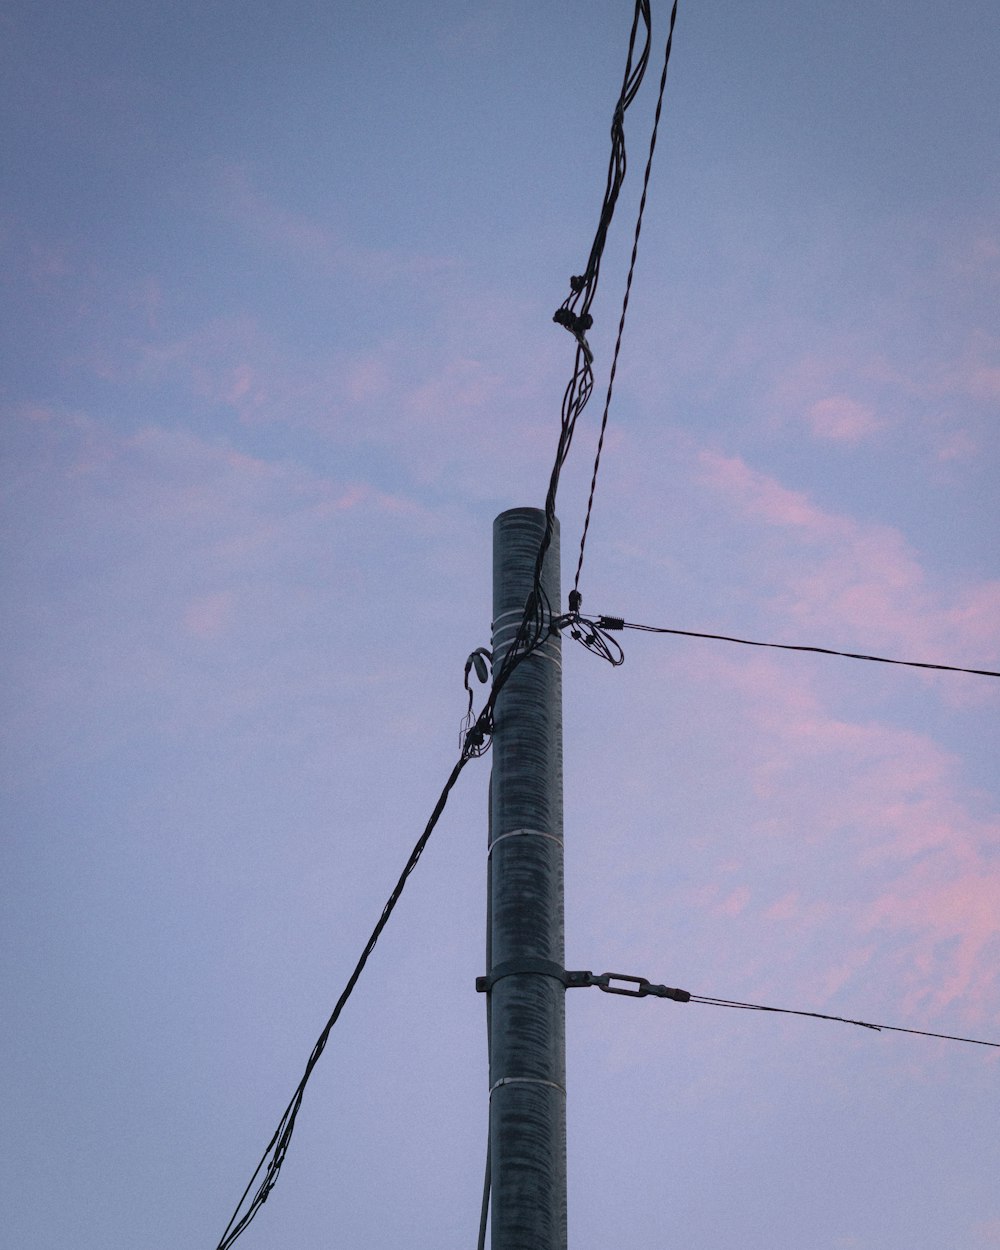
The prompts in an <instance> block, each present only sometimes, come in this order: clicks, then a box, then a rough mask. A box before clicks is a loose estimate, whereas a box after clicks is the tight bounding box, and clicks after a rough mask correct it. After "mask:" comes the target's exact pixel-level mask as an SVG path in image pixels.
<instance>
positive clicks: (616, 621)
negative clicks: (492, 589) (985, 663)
mask: <svg viewBox="0 0 1000 1250" xmlns="http://www.w3.org/2000/svg"><path fill="white" fill-rule="evenodd" d="M576 619H577V620H578V621H580V622H583V623H585V624H587V625H590V626H592V627H596V628H598V629H601V630H609V629H611V630H618V629H635V630H638V631H640V632H641V633H644V634H675V635H677V636H678V637H681V638H707V639H710V640H712V641H714V642H736V643H740V644H741V645H742V646H744V647H769V648H772V649H774V650H777V651H807V652H812V653H813V654H815V655H835V656H840V657H842V658H844V659H847V660H870V661H871V662H872V663H873V664H899V665H901V666H903V667H905V668H927V669H934V670H936V671H938V672H944V673H971V674H972V675H973V676H975V677H1000V672H997V671H996V670H994V669H990V668H964V667H962V666H961V665H958V664H931V663H929V662H927V661H926V660H896V659H890V658H889V657H888V656H884V655H866V654H864V653H862V652H858V651H835V650H834V649H833V648H832V647H807V646H800V645H797V644H793V643H790V642H757V641H755V640H754V639H752V638H734V637H732V636H730V635H729V634H707V633H701V632H699V631H698V630H694V629H667V628H666V627H665V626H660V625H637V624H636V623H635V622H633V621H626V620H623V619H622V618H621V617H620V616H599V617H597V618H596V620H593V621H591V620H589V619H588V618H586V617H581V616H579V614H577V618H576Z"/></svg>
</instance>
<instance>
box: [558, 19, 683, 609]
mask: <svg viewBox="0 0 1000 1250" xmlns="http://www.w3.org/2000/svg"><path fill="white" fill-rule="evenodd" d="M676 22H677V0H674V5H673V8H672V9H671V11H670V29H669V30H668V32H667V44H666V49H665V51H664V54H663V73H662V74H661V75H660V91H659V95H658V96H657V99H656V113H655V115H654V118H653V130H652V133H651V134H650V137H649V155H648V156H647V158H646V171H645V173H644V175H643V179H642V196H641V198H640V200H639V212H638V215H637V216H636V221H635V233H634V235H633V236H632V258H631V260H630V261H629V267H628V277H627V279H626V281H625V294H624V296H623V297H622V311H621V317H620V318H619V320H618V335H617V337H616V339H615V348H614V352H613V353H612V357H611V371H610V373H609V375H608V391H607V395H606V396H605V399H604V412H603V413H602V415H601V432H600V436H599V437H598V440H597V453H596V455H595V456H594V472H593V476H592V477H591V479H590V495H589V497H588V499H587V512H586V516H585V517H584V521H583V534H582V536H581V538H580V555H579V558H578V559H577V562H576V576H575V578H574V579H573V591H572V594H571V595H570V605H571V606H572V607H575V608H577V609H579V607H580V603H581V601H582V600H581V596H580V573H581V571H582V569H583V553H584V548H585V547H586V545H587V531H588V530H589V529H590V514H591V511H592V510H593V507H594V492H595V491H596V490H597V474H598V470H599V469H600V466H601V452H602V451H603V449H604V435H605V431H606V430H607V428H608V413H609V412H610V410H611V394H612V392H613V390H614V385H615V374H616V373H617V371H618V356H619V354H620V352H621V347H622V334H623V333H624V330H625V317H626V315H627V313H628V302H629V296H630V295H631V293H632V278H633V276H634V274H635V261H636V257H637V255H638V253H639V235H640V234H641V232H642V218H643V214H644V213H645V211H646V195H647V193H648V191H649V176H650V173H651V172H652V168H653V153H654V152H655V151H656V136H657V133H658V131H659V128H660V114H661V112H662V111H663V93H664V91H665V90H666V86H667V69H668V67H669V65H670V53H671V50H672V49H673V42H674V25H675V24H676Z"/></svg>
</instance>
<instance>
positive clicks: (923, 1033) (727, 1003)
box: [688, 994, 1000, 1049]
mask: <svg viewBox="0 0 1000 1250" xmlns="http://www.w3.org/2000/svg"><path fill="white" fill-rule="evenodd" d="M688 1001H690V1002H692V1003H704V1004H705V1005H706V1006H709V1007H735V1008H737V1009H738V1010H740V1011H773V1012H776V1013H777V1014H779V1015H783V1016H809V1017H811V1018H812V1019H813V1020H834V1021H836V1022H837V1023H839V1024H856V1025H857V1026H858V1027H859V1028H862V1029H873V1030H874V1031H875V1032H876V1033H881V1032H882V1031H883V1030H884V1031H885V1032H888V1033H914V1034H916V1036H917V1037H937V1038H941V1039H942V1040H943V1041H946V1042H966V1043H968V1044H969V1045H970V1046H992V1047H995V1048H998V1049H1000V1042H984V1041H981V1040H980V1039H979V1038H977V1037H958V1036H957V1035H956V1034H954V1033H931V1032H930V1031H928V1030H927V1029H904V1028H900V1026H899V1025H896V1024H870V1023H869V1022H868V1021H867V1020H849V1019H848V1018H847V1017H846V1016H828V1015H827V1014H826V1013H825V1012H822V1011H795V1010H793V1009H792V1008H790V1007H762V1006H761V1005H760V1003H741V1002H734V1001H733V1000H732V999H728V998H706V997H704V996H702V995H701V994H692V995H691V997H690V999H689V1000H688Z"/></svg>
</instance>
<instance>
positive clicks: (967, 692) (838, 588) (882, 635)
mask: <svg viewBox="0 0 1000 1250" xmlns="http://www.w3.org/2000/svg"><path fill="white" fill-rule="evenodd" d="M699 465H700V470H701V480H702V481H703V482H704V483H705V484H706V485H707V486H709V487H710V488H711V490H712V491H713V492H714V493H716V494H717V495H718V496H720V497H722V498H723V499H724V500H725V501H726V502H727V503H728V504H729V506H730V507H732V508H733V509H734V510H735V511H736V512H738V513H739V514H741V515H742V516H743V517H745V518H747V519H748V520H750V521H758V522H763V524H764V526H765V530H764V531H763V533H762V534H761V536H760V547H761V560H759V561H758V573H759V574H760V575H761V576H762V580H763V579H766V580H767V581H769V582H770V583H771V584H772V587H773V592H774V598H773V600H772V602H773V606H774V608H775V609H776V610H777V611H778V612H779V613H780V615H781V617H782V618H784V620H785V621H786V622H788V624H789V625H792V626H794V627H795V628H796V630H798V629H801V630H803V631H808V633H809V635H810V638H808V639H807V638H806V636H805V633H803V635H802V636H801V637H798V638H789V639H788V640H789V641H793V642H797V641H815V642H818V643H819V644H820V645H825V646H833V647H842V648H843V649H845V650H853V649H860V650H872V651H879V650H880V651H881V652H882V653H888V654H890V655H892V654H893V653H895V654H896V655H899V656H900V657H901V658H904V659H913V660H924V661H927V662H930V663H935V662H941V663H955V664H967V665H968V666H970V667H974V668H996V667H997V666H998V660H1000V580H991V581H984V582H979V583H971V584H964V585H963V584H959V585H957V586H954V587H952V588H950V589H949V590H947V591H946V590H944V589H942V588H940V587H939V586H935V585H933V584H932V583H931V582H930V581H929V579H928V577H927V575H926V573H925V572H924V569H923V568H922V566H921V564H920V562H919V560H918V559H917V556H916V553H915V552H914V551H913V550H912V549H911V548H910V546H909V545H908V544H907V542H906V540H905V539H904V538H903V536H902V535H901V534H900V533H899V531H898V530H896V529H893V528H892V527H891V526H886V525H880V524H875V523H870V522H863V521H858V520H856V519H854V518H852V517H849V516H846V515H842V514H837V513H833V512H829V511H826V510H825V509H822V508H820V507H819V506H818V505H816V504H815V503H814V502H813V501H812V500H811V499H810V498H809V496H808V494H807V493H806V492H804V491H796V490H791V489H789V488H788V487H786V486H784V485H782V484H781V483H780V482H778V481H777V480H775V479H774V478H772V477H769V476H768V475H766V474H764V473H760V472H759V471H757V470H755V469H753V468H751V467H750V466H749V465H747V464H746V462H745V461H743V460H742V459H741V458H739V457H736V456H733V457H727V456H723V455H720V454H718V453H716V452H708V451H703V452H702V453H701V454H700V457H699ZM768 530H773V531H775V532H776V533H777V534H782V533H784V534H786V535H787V536H788V537H789V538H790V539H792V540H793V541H794V540H797V541H798V542H799V543H800V546H799V548H798V549H797V550H796V549H795V548H792V549H789V548H788V546H787V545H785V546H782V548H781V551H780V555H779V553H777V552H775V555H774V558H773V562H772V563H771V567H769V568H768V567H766V565H765V563H764V562H765V561H767V559H768V555H769V552H770V550H771V547H770V546H769V542H768V537H767V532H768ZM785 632H786V633H787V632H790V631H785ZM813 635H814V636H813ZM775 641H783V639H780V638H779V639H775ZM951 689H952V691H953V692H954V694H955V697H958V698H966V697H979V696H976V695H974V694H973V688H972V687H971V686H968V685H966V686H962V687H958V686H957V685H955V683H952V686H951ZM978 689H980V695H981V696H982V697H986V690H985V688H983V687H979V688H978Z"/></svg>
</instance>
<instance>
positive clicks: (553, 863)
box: [487, 508, 566, 1250]
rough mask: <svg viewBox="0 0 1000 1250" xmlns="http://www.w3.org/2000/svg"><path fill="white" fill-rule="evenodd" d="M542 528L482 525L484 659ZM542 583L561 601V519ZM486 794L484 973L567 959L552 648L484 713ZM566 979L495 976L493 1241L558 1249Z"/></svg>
mask: <svg viewBox="0 0 1000 1250" xmlns="http://www.w3.org/2000/svg"><path fill="white" fill-rule="evenodd" d="M544 529H545V513H544V512H543V511H542V510H541V509H538V508H513V509H511V510H510V511H508V512H503V513H501V514H500V516H498V517H497V518H496V520H495V521H494V523H493V667H494V672H497V671H498V669H499V666H500V664H501V662H502V660H503V657H504V654H505V653H506V651H507V649H508V648H509V647H510V645H511V643H512V642H513V640H514V637H515V635H516V634H517V630H518V627H519V625H520V623H521V618H522V615H523V612H524V605H525V601H526V600H527V598H528V594H529V593H530V591H531V588H532V582H533V576H534V569H535V560H536V558H537V555H538V549H539V546H540V543H541V539H542V534H543V532H544ZM542 585H543V587H544V589H545V592H546V594H547V595H548V597H549V601H550V604H551V605H552V610H553V611H554V612H556V613H558V612H559V610H560V597H559V528H558V523H557V524H556V529H555V532H554V534H553V536H552V543H551V546H550V547H549V551H548V554H547V557H546V561H545V567H544V569H543V577H542ZM490 789H491V798H490V809H491V810H490V852H489V874H490V876H489V895H490V907H489V913H490V915H489V920H488V924H489V933H488V939H487V940H488V951H489V955H488V958H489V961H490V969H489V970H490V971H491V972H492V971H493V970H494V969H496V968H498V967H499V966H500V965H501V964H507V963H510V961H521V960H526V959H527V960H530V959H535V960H538V959H544V960H549V961H551V962H552V963H554V964H557V965H558V966H559V967H560V968H562V967H563V966H564V960H565V952H564V938H563V933H564V927H563V840H562V839H563V795H562V646H561V640H560V638H559V636H558V635H554V636H552V637H550V638H548V640H547V641H546V642H545V643H544V645H543V646H542V647H541V648H540V649H539V650H538V651H536V652H535V653H534V654H532V655H530V656H529V657H528V658H527V659H525V660H523V661H522V662H521V664H520V665H519V666H518V668H517V669H516V670H515V671H514V673H513V675H512V676H511V677H510V679H509V680H508V682H507V684H506V685H505V686H504V688H503V690H502V692H501V694H500V696H499V698H498V701H497V707H496V711H495V730H494V734H493V773H492V785H491V787H490ZM564 996H565V987H564V986H563V984H562V983H561V982H560V981H558V980H557V979H556V978H555V977H552V976H547V975H545V974H543V973H539V972H530V973H517V974H516V975H512V976H504V977H502V978H501V979H500V980H499V981H497V982H496V983H495V984H494V986H493V989H492V991H491V1001H490V1090H491V1093H490V1153H491V1159H492V1207H493V1210H492V1221H491V1232H492V1241H491V1244H492V1247H493V1250H566V1025H565V1007H564Z"/></svg>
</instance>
